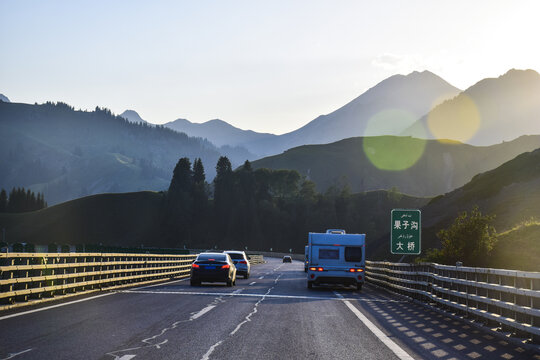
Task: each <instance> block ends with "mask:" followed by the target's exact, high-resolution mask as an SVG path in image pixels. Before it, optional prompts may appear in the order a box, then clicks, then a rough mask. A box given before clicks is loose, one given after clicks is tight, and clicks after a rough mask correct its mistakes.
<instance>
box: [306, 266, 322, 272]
mask: <svg viewBox="0 0 540 360" xmlns="http://www.w3.org/2000/svg"><path fill="white" fill-rule="evenodd" d="M309 270H311V271H324V269H323V268H322V267H310V268H309Z"/></svg>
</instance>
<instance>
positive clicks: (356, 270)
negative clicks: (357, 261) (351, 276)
mask: <svg viewBox="0 0 540 360" xmlns="http://www.w3.org/2000/svg"><path fill="white" fill-rule="evenodd" d="M363 271H364V269H359V268H351V269H349V272H363Z"/></svg>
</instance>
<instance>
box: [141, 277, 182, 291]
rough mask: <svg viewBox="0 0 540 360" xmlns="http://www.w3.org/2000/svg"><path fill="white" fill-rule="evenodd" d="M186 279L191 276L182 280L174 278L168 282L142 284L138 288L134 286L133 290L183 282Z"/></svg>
mask: <svg viewBox="0 0 540 360" xmlns="http://www.w3.org/2000/svg"><path fill="white" fill-rule="evenodd" d="M186 280H189V278H185V279H180V280H173V281H167V282H162V283H159V284H153V285H146V286H141V287H138V288H134V289H133V290H140V289H146V288H151V287H156V286H163V285H169V284H174V283H177V282H181V281H186Z"/></svg>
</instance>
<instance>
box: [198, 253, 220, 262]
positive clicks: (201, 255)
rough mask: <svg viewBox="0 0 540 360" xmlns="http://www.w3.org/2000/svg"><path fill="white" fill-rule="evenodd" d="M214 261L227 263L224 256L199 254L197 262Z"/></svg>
mask: <svg viewBox="0 0 540 360" xmlns="http://www.w3.org/2000/svg"><path fill="white" fill-rule="evenodd" d="M210 259H214V260H215V261H227V256H226V255H221V254H200V255H199V257H198V258H197V260H210Z"/></svg>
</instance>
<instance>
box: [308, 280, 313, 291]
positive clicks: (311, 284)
mask: <svg viewBox="0 0 540 360" xmlns="http://www.w3.org/2000/svg"><path fill="white" fill-rule="evenodd" d="M307 288H308V289H313V281H308V282H307Z"/></svg>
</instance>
